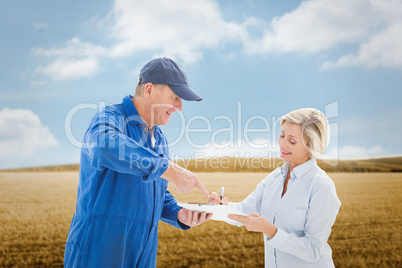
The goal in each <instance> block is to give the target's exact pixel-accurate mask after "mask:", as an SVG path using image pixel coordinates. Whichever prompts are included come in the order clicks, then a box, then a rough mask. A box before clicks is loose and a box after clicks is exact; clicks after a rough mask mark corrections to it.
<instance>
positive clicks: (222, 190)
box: [220, 186, 225, 200]
mask: <svg viewBox="0 0 402 268" xmlns="http://www.w3.org/2000/svg"><path fill="white" fill-rule="evenodd" d="M224 191H225V188H223V186H222V187H221V196H220V198H221V200H222V199H223V192H224Z"/></svg>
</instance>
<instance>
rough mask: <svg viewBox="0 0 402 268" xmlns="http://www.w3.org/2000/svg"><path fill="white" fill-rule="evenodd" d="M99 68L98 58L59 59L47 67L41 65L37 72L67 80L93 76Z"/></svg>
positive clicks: (56, 78) (55, 78)
mask: <svg viewBox="0 0 402 268" xmlns="http://www.w3.org/2000/svg"><path fill="white" fill-rule="evenodd" d="M98 69H99V66H98V60H97V59H96V58H83V59H57V60H55V61H53V62H52V63H51V64H49V65H47V66H46V67H39V68H38V69H37V72H39V73H43V74H45V75H47V76H50V77H52V78H53V79H54V80H65V79H77V78H81V77H85V76H91V75H93V74H95V73H96V72H97V71H98Z"/></svg>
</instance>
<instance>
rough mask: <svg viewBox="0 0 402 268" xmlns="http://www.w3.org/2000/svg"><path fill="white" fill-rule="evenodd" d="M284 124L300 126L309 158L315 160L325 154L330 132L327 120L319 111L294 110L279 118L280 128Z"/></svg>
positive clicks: (310, 109)
mask: <svg viewBox="0 0 402 268" xmlns="http://www.w3.org/2000/svg"><path fill="white" fill-rule="evenodd" d="M285 122H289V123H292V124H297V125H300V126H301V128H302V133H303V139H304V141H306V145H307V148H306V149H307V151H308V152H309V155H310V158H311V157H313V158H317V157H319V156H321V155H322V154H323V153H324V152H325V150H326V148H327V146H328V143H329V136H330V134H329V133H330V132H329V124H328V120H327V118H326V117H325V115H324V114H323V113H322V112H321V111H319V110H317V109H313V108H303V109H299V110H294V111H292V112H290V113H288V114H286V115H284V116H283V117H282V118H281V126H283V124H284V123H285Z"/></svg>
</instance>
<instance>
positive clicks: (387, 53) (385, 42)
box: [322, 7, 402, 69]
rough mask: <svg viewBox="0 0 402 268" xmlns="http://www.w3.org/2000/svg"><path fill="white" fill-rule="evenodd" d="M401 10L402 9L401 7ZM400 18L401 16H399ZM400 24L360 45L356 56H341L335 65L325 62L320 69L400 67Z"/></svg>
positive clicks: (401, 28)
mask: <svg viewBox="0 0 402 268" xmlns="http://www.w3.org/2000/svg"><path fill="white" fill-rule="evenodd" d="M401 8H402V7H401ZM401 16H402V14H401ZM401 33H402V22H401V23H398V24H394V25H392V26H390V27H388V28H386V29H384V30H383V31H381V32H379V33H378V34H376V35H373V36H372V37H370V38H369V40H368V41H367V42H365V43H363V44H361V45H360V48H359V51H358V53H357V55H353V54H349V55H345V56H342V57H341V58H340V59H339V60H337V61H336V62H335V63H332V62H331V61H327V62H325V63H324V64H323V65H322V69H329V68H333V67H343V66H349V65H355V66H368V67H378V66H381V67H402V34H401Z"/></svg>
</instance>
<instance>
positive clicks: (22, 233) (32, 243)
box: [0, 172, 402, 267]
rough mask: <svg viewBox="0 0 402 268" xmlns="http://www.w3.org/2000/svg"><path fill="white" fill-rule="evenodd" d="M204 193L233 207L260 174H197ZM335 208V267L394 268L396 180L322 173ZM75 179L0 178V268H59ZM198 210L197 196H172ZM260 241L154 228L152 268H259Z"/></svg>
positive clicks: (216, 226) (400, 219)
mask: <svg viewBox="0 0 402 268" xmlns="http://www.w3.org/2000/svg"><path fill="white" fill-rule="evenodd" d="M197 175H198V177H199V178H200V179H201V180H202V182H203V183H204V185H205V186H206V188H207V189H208V190H209V191H219V189H220V187H221V186H225V195H226V196H227V197H228V198H229V199H230V201H234V202H236V201H241V200H242V199H243V198H244V197H246V196H247V195H248V194H249V193H250V192H251V191H253V190H254V188H255V186H256V185H257V183H258V182H259V181H261V180H262V179H263V178H264V177H265V176H266V174H263V173H197ZM329 175H330V177H331V178H332V179H333V180H334V182H335V185H336V187H337V192H338V196H339V198H340V200H341V201H342V207H341V210H340V213H339V214H338V218H337V221H336V223H335V225H334V226H333V229H332V234H331V236H330V239H329V244H330V245H331V247H332V249H333V259H334V262H335V265H336V267H402V230H401V229H402V195H401V188H402V173H329ZM77 183H78V173H77V172H25V173H7V172H2V173H1V172H0V196H1V199H0V267H62V266H63V255H64V243H65V241H66V238H67V233H68V229H69V226H70V221H71V218H72V216H73V213H74V210H75V199H76V192H77ZM171 192H172V193H173V194H174V195H175V197H176V198H177V199H178V200H179V201H183V202H191V201H193V202H194V201H195V202H202V201H204V200H203V198H202V195H201V193H199V192H198V191H197V190H194V191H193V192H192V193H187V194H177V193H175V192H174V191H173V190H172V189H171ZM263 265H264V246H263V239H262V235H261V234H259V233H254V232H248V231H247V230H245V228H244V227H235V226H231V225H228V224H226V223H223V222H216V221H208V222H206V223H204V224H202V225H200V226H197V227H194V228H192V229H190V230H188V231H182V230H178V229H176V228H174V227H171V226H169V225H167V224H164V223H161V224H160V225H159V246H158V267H263Z"/></svg>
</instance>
